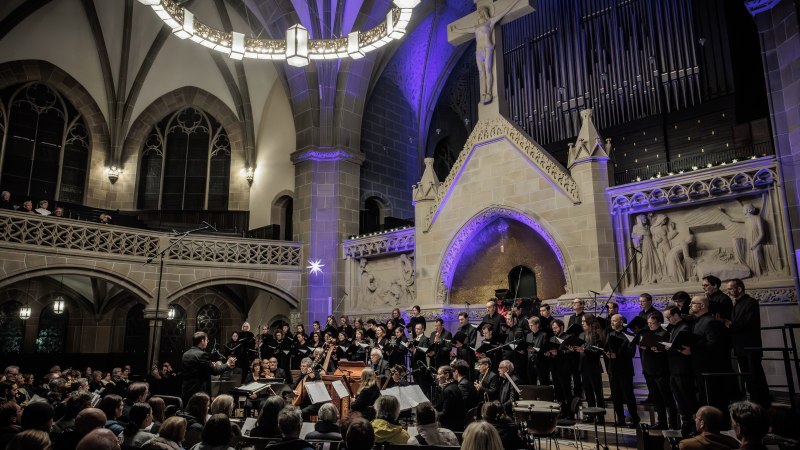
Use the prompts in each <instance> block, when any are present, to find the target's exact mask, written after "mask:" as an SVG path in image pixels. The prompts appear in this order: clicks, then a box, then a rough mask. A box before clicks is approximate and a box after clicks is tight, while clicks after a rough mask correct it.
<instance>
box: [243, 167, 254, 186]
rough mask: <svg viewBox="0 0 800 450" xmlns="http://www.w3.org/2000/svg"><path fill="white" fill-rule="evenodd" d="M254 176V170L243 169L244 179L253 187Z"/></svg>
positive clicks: (250, 168)
mask: <svg viewBox="0 0 800 450" xmlns="http://www.w3.org/2000/svg"><path fill="white" fill-rule="evenodd" d="M254 176H255V169H253V168H252V167H245V169H244V178H245V179H246V180H247V184H249V185H250V186H252V185H253V177H254Z"/></svg>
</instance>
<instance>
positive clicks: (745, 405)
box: [728, 401, 769, 442]
mask: <svg viewBox="0 0 800 450" xmlns="http://www.w3.org/2000/svg"><path fill="white" fill-rule="evenodd" d="M728 412H729V413H730V415H731V421H732V422H733V424H734V428H735V427H736V426H737V425H738V427H739V430H738V432H737V437H739V436H741V437H746V438H748V439H749V440H750V442H761V439H762V438H763V437H764V436H765V435H766V434H767V431H769V423H768V421H767V414H766V412H765V411H764V408H763V407H761V405H758V404H756V403H753V402H750V401H742V402H736V403H732V404H731V405H730V406H729V407H728ZM740 440H741V439H740Z"/></svg>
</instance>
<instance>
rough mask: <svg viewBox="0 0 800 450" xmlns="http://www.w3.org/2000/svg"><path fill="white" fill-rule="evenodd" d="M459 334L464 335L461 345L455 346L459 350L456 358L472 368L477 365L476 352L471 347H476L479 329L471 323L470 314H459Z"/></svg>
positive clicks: (454, 336) (454, 337)
mask: <svg viewBox="0 0 800 450" xmlns="http://www.w3.org/2000/svg"><path fill="white" fill-rule="evenodd" d="M458 333H462V335H463V337H461V341H460V343H461V344H460V345H455V344H454V345H455V347H456V348H457V350H456V356H457V357H458V359H461V360H464V361H466V362H467V364H470V366H474V365H475V351H474V350H471V349H470V347H475V341H476V339H477V337H478V328H476V327H474V326H472V324H471V323H469V314H467V313H466V312H463V311H462V312H460V313H458V332H457V333H456V334H458ZM453 340H454V341H455V340H456V335H453Z"/></svg>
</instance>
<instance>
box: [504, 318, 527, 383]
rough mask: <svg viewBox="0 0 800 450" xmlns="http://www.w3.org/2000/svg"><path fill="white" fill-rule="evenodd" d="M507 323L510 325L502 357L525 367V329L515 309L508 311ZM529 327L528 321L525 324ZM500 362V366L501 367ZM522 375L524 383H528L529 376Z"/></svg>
mask: <svg viewBox="0 0 800 450" xmlns="http://www.w3.org/2000/svg"><path fill="white" fill-rule="evenodd" d="M505 317H506V325H507V326H508V331H507V333H508V336H507V337H506V342H505V344H506V347H505V348H503V354H502V358H501V360H503V359H507V360H509V361H511V362H512V363H514V365H515V366H517V367H525V364H526V361H527V359H528V352H527V343H526V342H525V330H524V329H523V328H522V324H520V322H519V318H518V317H517V314H516V313H515V312H513V311H506V314H505ZM525 325H526V327H527V323H526V324H525ZM499 364H500V363H499V362H498V367H499ZM521 375H522V376H521V377H520V378H521V379H522V384H528V376H527V374H526V373H522V374H521Z"/></svg>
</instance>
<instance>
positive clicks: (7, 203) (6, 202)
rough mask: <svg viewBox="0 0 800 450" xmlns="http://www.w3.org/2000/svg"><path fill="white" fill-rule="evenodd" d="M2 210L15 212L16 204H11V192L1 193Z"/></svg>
mask: <svg viewBox="0 0 800 450" xmlns="http://www.w3.org/2000/svg"><path fill="white" fill-rule="evenodd" d="M0 209H10V210H12V211H13V210H14V209H15V208H14V204H13V203H11V192H8V191H3V192H2V193H0Z"/></svg>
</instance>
